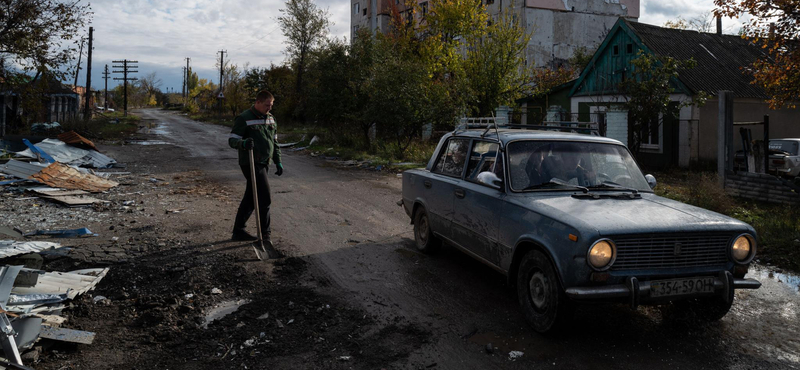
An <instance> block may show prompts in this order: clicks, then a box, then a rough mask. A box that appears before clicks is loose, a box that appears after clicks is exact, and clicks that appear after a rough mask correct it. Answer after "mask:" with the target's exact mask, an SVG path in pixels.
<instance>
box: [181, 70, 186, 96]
mask: <svg viewBox="0 0 800 370" xmlns="http://www.w3.org/2000/svg"><path fill="white" fill-rule="evenodd" d="M181 72H183V73H181V74H182V75H183V84H182V85H181V98H186V67H181Z"/></svg>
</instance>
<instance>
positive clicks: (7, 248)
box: [0, 240, 62, 258]
mask: <svg viewBox="0 0 800 370" xmlns="http://www.w3.org/2000/svg"><path fill="white" fill-rule="evenodd" d="M61 247H62V246H61V244H58V243H51V242H18V241H14V240H0V258H7V257H13V256H18V255H21V254H28V253H41V252H43V251H46V250H52V249H58V248H61Z"/></svg>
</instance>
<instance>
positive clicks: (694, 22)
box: [664, 12, 715, 32]
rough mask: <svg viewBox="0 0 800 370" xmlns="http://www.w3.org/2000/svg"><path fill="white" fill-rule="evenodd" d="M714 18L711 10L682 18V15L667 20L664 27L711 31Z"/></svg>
mask: <svg viewBox="0 0 800 370" xmlns="http://www.w3.org/2000/svg"><path fill="white" fill-rule="evenodd" d="M714 20H715V18H714V15H713V14H712V13H711V12H705V13H702V14H700V15H698V16H696V17H694V18H689V19H684V18H683V17H678V18H677V19H675V20H669V21H667V22H666V23H664V27H666V28H674V29H679V30H694V31H699V32H711V31H713V30H714Z"/></svg>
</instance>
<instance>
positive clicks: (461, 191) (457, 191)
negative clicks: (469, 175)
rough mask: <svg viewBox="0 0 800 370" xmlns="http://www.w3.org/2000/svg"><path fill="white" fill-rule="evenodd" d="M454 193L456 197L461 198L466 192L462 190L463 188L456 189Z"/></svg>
mask: <svg viewBox="0 0 800 370" xmlns="http://www.w3.org/2000/svg"><path fill="white" fill-rule="evenodd" d="M455 193H456V198H458V199H463V198H464V197H465V196H466V195H467V193H465V192H464V189H456V191H455Z"/></svg>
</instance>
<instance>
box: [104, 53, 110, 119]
mask: <svg viewBox="0 0 800 370" xmlns="http://www.w3.org/2000/svg"><path fill="white" fill-rule="evenodd" d="M109 75H110V73H108V64H106V70H105V71H103V79H104V80H106V92H105V98H103V109H104V110H105V111H108V78H109V77H108V76H109Z"/></svg>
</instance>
